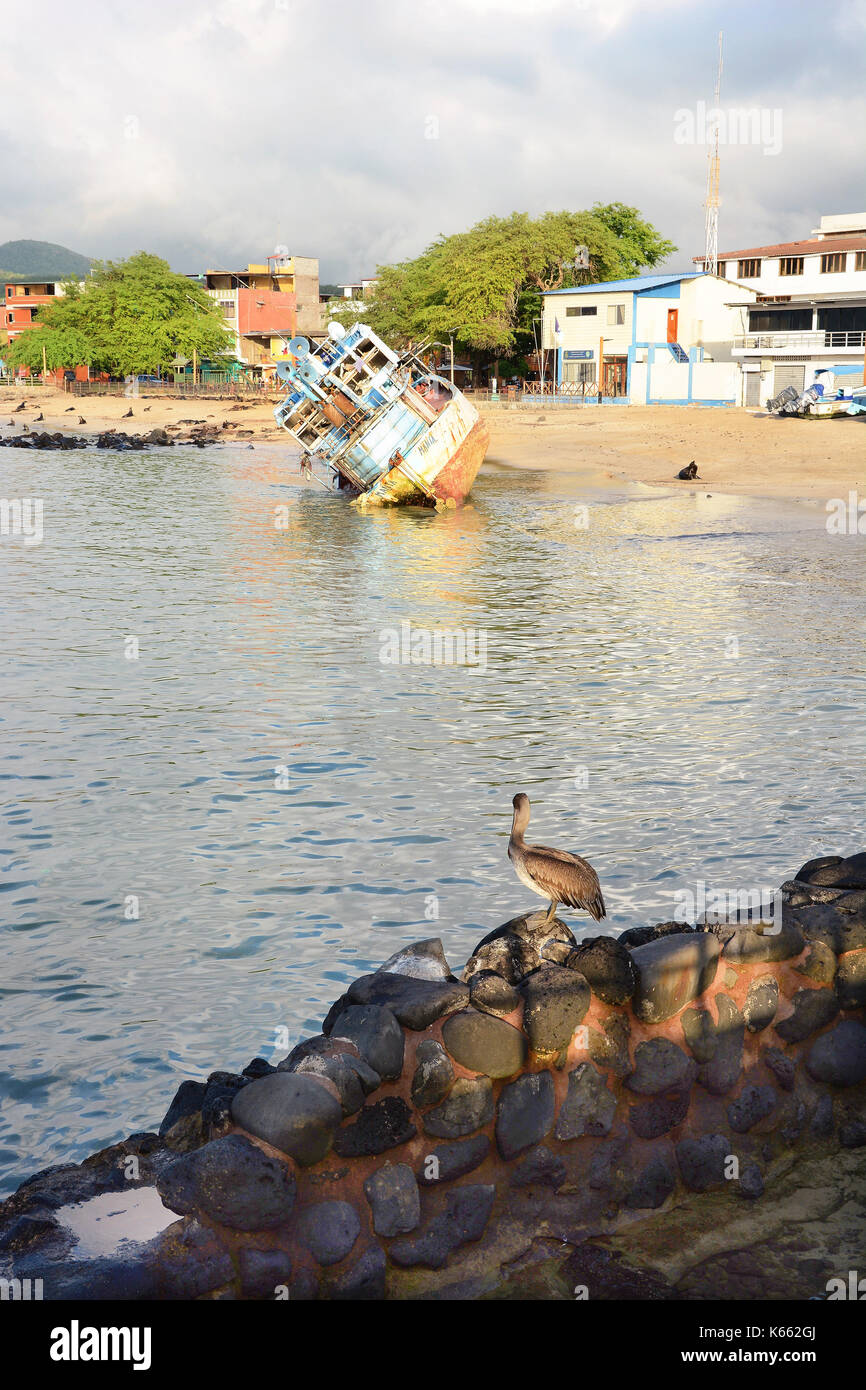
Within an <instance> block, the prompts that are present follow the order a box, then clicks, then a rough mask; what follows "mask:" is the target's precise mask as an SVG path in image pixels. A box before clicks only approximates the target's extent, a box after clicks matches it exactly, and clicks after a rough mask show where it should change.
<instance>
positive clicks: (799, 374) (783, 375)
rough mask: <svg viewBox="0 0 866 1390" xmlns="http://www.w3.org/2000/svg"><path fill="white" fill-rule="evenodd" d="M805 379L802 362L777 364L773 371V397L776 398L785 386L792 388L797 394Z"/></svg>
mask: <svg viewBox="0 0 866 1390" xmlns="http://www.w3.org/2000/svg"><path fill="white" fill-rule="evenodd" d="M805 379H806V365H805V363H804V362H778V363H777V364H776V367H775V368H774V371H773V395H774V396H778V394H779V392H780V391H784V389H785V387H786V386H793V387H794V390H795V391H796V392H797V393H798V394H799V393H800V392H801V391H802V390H803V382H804V381H805Z"/></svg>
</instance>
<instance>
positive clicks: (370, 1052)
mask: <svg viewBox="0 0 866 1390" xmlns="http://www.w3.org/2000/svg"><path fill="white" fill-rule="evenodd" d="M331 1036H332V1037H334V1038H348V1039H349V1041H350V1042H353V1043H354V1044H355V1046H356V1047H357V1049H358V1051H359V1052H360V1054H361V1056H362V1057H363V1058H364V1061H365V1062H367V1063H369V1065H370V1066H371V1067H372V1068H373V1070H374V1071H376V1072H378V1073H379V1075H380V1076H381V1078H382V1080H383V1081H396V1080H397V1079H398V1077H399V1076H400V1073H401V1072H402V1070H403V1051H404V1047H405V1039H404V1037H403V1029H402V1028H401V1027H400V1025H399V1023H398V1022H397V1020H396V1018H395V1017H394V1015H393V1013H392V1012H391V1010H390V1009H388V1008H385V1007H384V1006H383V1005H381V1004H349V1005H347V1006H346V1008H344V1009H343V1010H342V1012H341V1013H340V1014H338V1016H337V1018H336V1019H335V1020H334V1026H333V1028H332V1030H331Z"/></svg>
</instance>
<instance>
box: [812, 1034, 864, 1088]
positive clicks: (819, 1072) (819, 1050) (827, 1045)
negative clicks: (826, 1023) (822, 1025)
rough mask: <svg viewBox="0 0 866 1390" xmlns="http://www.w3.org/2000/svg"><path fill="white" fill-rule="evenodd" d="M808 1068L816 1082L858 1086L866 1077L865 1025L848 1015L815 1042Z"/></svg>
mask: <svg viewBox="0 0 866 1390" xmlns="http://www.w3.org/2000/svg"><path fill="white" fill-rule="evenodd" d="M806 1070H807V1071H808V1073H809V1075H810V1076H811V1077H812V1079H813V1081H828V1082H829V1083H830V1085H831V1086H856V1085H857V1083H858V1081H863V1080H864V1078H866V1028H864V1026H863V1024H862V1023H858V1022H857V1020H856V1019H853V1018H847V1019H845V1020H844V1021H843V1022H842V1023H837V1024H836V1026H835V1027H834V1028H831V1029H830V1030H829V1032H827V1033H822V1034H821V1036H820V1038H818V1039H816V1041H815V1042H814V1043H813V1044H812V1047H811V1050H810V1052H809V1056H808V1057H807V1059H806Z"/></svg>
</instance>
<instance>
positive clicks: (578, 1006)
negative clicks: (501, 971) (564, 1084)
mask: <svg viewBox="0 0 866 1390" xmlns="http://www.w3.org/2000/svg"><path fill="white" fill-rule="evenodd" d="M520 989H521V993H522V994H523V998H524V1005H523V1028H524V1031H525V1033H526V1036H527V1037H528V1038H529V1046H530V1047H531V1049H532V1051H533V1052H542V1053H550V1052H560V1051H561V1050H562V1049H563V1048H566V1047H568V1045H569V1043H570V1042H571V1039H572V1037H573V1036H574V1032H575V1029H576V1028H578V1027H579V1026H580V1024H581V1023H582V1022H583V1019H584V1018H585V1017H586V1012H587V1010H588V1008H589V1006H590V1004H591V1002H592V993H591V991H590V988H589V985H588V983H587V981H586V980H585V979H584V977H583V976H582V975H581V974H579V973H578V972H577V971H576V970H570V969H566V968H565V967H564V966H561V965H542V966H541V967H540V968H539V969H538V970H535V971H533V973H532V974H531V975H527V976H526V978H525V979H524V980H523V982H522V984H521V986H520Z"/></svg>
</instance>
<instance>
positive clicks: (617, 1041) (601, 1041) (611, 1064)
mask: <svg viewBox="0 0 866 1390" xmlns="http://www.w3.org/2000/svg"><path fill="white" fill-rule="evenodd" d="M601 1026H602V1032H601V1033H599V1032H598V1030H597V1029H596V1028H590V1029H589V1046H588V1048H587V1051H588V1052H589V1055H590V1057H591V1058H592V1060H593V1061H594V1062H595V1064H596V1066H598V1067H603V1068H604V1069H605V1070H606V1071H611V1072H613V1074H614V1076H619V1077H623V1076H628V1075H629V1073H630V1072H631V1070H632V1065H631V1057H630V1056H629V1051H628V1043H629V1038H630V1036H631V1024H630V1023H629V1021H628V1015H627V1014H624V1013H622V1014H611V1015H610V1017H609V1018H606V1019H605V1020H604V1023H603V1024H602V1025H601Z"/></svg>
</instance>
